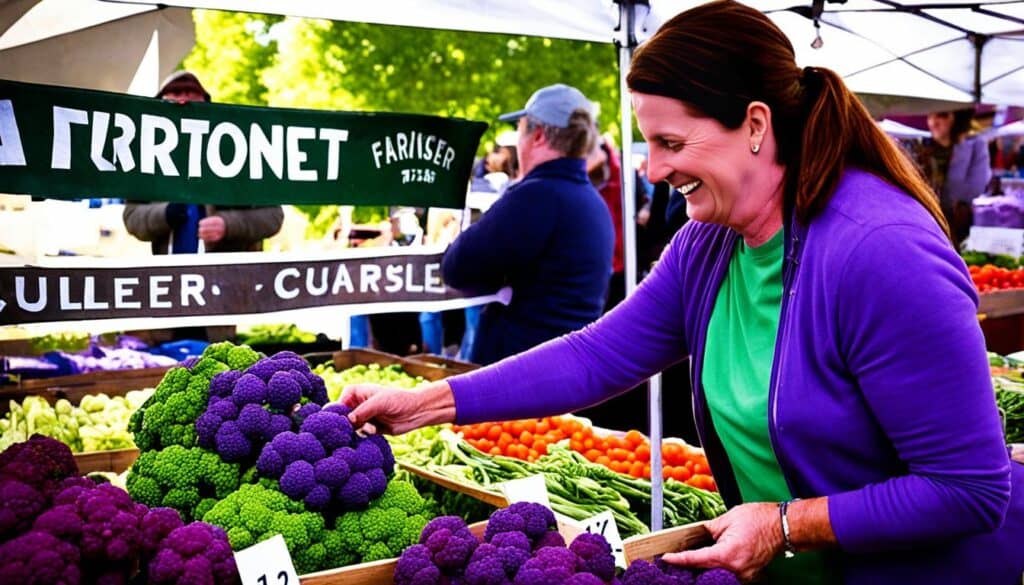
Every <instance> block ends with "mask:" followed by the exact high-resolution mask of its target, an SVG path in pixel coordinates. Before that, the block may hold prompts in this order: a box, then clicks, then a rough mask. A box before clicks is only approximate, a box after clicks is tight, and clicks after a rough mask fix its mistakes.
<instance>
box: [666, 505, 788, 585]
mask: <svg viewBox="0 0 1024 585" xmlns="http://www.w3.org/2000/svg"><path fill="white" fill-rule="evenodd" d="M707 528H708V531H709V532H710V533H711V536H712V537H714V539H715V544H714V545H712V546H709V547H706V548H700V549H696V550H687V551H683V552H678V553H669V554H666V555H665V556H663V557H662V558H663V559H664V560H665V562H667V563H672V564H675V565H684V566H689V567H699V568H702V569H709V568H714V567H722V568H725V569H729V570H730V571H732V572H733V573H734V574H735V575H736V576H738V577H739V578H740V580H742V581H744V582H749V581H752V580H753V579H754V578H755V577H757V576H758V575H759V574H760V573H761V571H762V570H763V569H764V568H765V567H766V566H767V565H768V563H770V562H771V561H772V559H774V558H775V557H776V556H778V555H779V554H780V553H781V552H782V550H783V540H782V526H781V524H780V520H779V505H778V504H770V503H756V504H742V505H740V506H736V507H735V508H733V509H731V510H729V511H728V512H726V513H725V514H723V515H722V516H719V517H718V518H715V519H714V520H711V521H709V522H708V523H707Z"/></svg>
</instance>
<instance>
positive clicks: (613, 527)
mask: <svg viewBox="0 0 1024 585" xmlns="http://www.w3.org/2000/svg"><path fill="white" fill-rule="evenodd" d="M579 524H580V525H581V526H582V527H583V529H584V530H586V531H587V532H590V533H592V534H600V535H601V536H603V537H604V539H605V540H607V541H608V544H610V545H611V547H612V554H613V555H615V565H616V566H618V567H622V568H625V567H626V556H625V555H624V554H623V551H622V537H621V536H619V526H618V525H617V524H616V523H615V517H614V516H612V512H611V510H605V511H604V512H601V513H600V514H598V515H597V516H593V517H591V518H587V519H586V520H580V521H579Z"/></svg>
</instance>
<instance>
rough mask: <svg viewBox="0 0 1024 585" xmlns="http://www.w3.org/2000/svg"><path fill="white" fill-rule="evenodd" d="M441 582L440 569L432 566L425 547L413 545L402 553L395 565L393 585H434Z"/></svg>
mask: <svg viewBox="0 0 1024 585" xmlns="http://www.w3.org/2000/svg"><path fill="white" fill-rule="evenodd" d="M440 582H441V569H439V568H437V565H435V564H434V560H433V555H432V554H431V552H430V549H429V548H427V547H426V545H422V544H414V545H412V546H410V547H409V548H407V549H405V550H404V551H402V556H400V557H398V563H397V564H396V565H395V585H436V584H437V583H440Z"/></svg>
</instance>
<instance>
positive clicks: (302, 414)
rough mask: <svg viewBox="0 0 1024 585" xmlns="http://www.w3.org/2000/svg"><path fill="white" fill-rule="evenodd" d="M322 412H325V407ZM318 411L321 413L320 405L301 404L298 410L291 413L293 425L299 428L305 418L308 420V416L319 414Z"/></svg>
mask: <svg viewBox="0 0 1024 585" xmlns="http://www.w3.org/2000/svg"><path fill="white" fill-rule="evenodd" d="M323 410H324V411H327V407H324V409H323ZM320 411H321V409H320V405H319V404H316V403H315V402H307V403H306V404H303V405H302V406H300V407H299V409H298V410H296V411H295V412H293V413H292V420H293V421H295V424H296V425H297V426H299V427H301V426H302V423H303V422H304V421H305V420H306V419H307V418H309V415H311V414H314V413H317V412H320ZM327 412H329V411H327Z"/></svg>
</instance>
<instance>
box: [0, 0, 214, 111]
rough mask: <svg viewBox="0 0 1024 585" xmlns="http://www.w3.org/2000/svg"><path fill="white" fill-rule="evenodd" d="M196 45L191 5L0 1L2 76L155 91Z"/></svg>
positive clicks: (79, 0) (93, 0) (90, 0)
mask: <svg viewBox="0 0 1024 585" xmlns="http://www.w3.org/2000/svg"><path fill="white" fill-rule="evenodd" d="M194 44H195V33H194V29H193V25H192V14H191V11H190V10H188V9H185V8H167V9H159V8H156V7H154V6H150V5H144V4H143V5H130V4H115V3H110V2H101V1H100V0H0V78H4V79H12V80H16V81H27V82H33V83H47V84H53V85H66V86H72V87H82V88H88V89H100V90H107V91H116V92H127V93H135V94H139V95H154V94H155V93H156V90H157V89H158V84H159V82H160V80H161V79H162V78H163V77H165V76H166V75H168V74H169V73H170V72H171V71H173V70H174V68H175V67H176V66H177V65H178V63H179V62H180V61H181V59H182V58H183V57H184V56H185V54H186V53H188V51H189V50H191V48H192V46H193V45H194Z"/></svg>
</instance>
